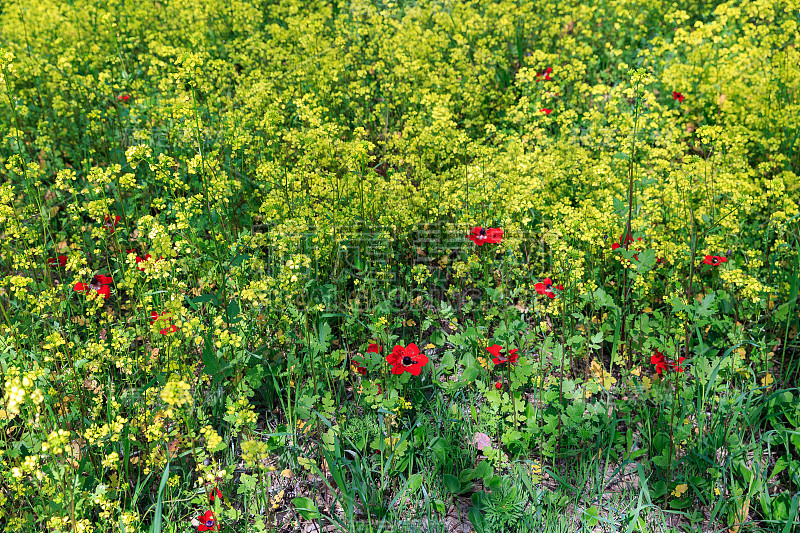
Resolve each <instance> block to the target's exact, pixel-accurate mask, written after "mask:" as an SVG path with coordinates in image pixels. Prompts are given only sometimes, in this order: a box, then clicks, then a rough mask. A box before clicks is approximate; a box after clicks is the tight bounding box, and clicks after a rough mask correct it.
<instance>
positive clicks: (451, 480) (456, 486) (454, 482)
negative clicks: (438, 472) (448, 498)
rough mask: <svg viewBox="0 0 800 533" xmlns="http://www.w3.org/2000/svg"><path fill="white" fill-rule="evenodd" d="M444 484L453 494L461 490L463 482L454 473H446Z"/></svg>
mask: <svg viewBox="0 0 800 533" xmlns="http://www.w3.org/2000/svg"><path fill="white" fill-rule="evenodd" d="M444 486H445V487H446V488H447V490H449V491H450V492H452V493H453V494H458V493H459V492H461V482H460V481H459V480H458V478H457V477H456V476H454V475H452V474H445V475H444Z"/></svg>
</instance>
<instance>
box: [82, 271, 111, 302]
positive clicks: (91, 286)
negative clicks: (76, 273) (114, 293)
mask: <svg viewBox="0 0 800 533" xmlns="http://www.w3.org/2000/svg"><path fill="white" fill-rule="evenodd" d="M112 283H114V280H113V279H112V278H111V276H104V275H102V274H98V275H96V276H94V277H93V278H92V281H90V282H89V283H76V284H75V287H74V289H75V292H85V293H86V294H87V295H89V294H91V293H92V291H94V292H96V293H97V294H99V295H100V296H102V297H103V298H104V299H108V297H109V296H111V287H109V285H111V284H112Z"/></svg>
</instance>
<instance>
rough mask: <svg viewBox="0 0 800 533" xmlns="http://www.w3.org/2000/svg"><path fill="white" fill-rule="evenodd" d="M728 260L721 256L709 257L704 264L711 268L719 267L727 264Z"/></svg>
mask: <svg viewBox="0 0 800 533" xmlns="http://www.w3.org/2000/svg"><path fill="white" fill-rule="evenodd" d="M727 262H728V259H727V258H725V257H722V256H719V255H707V256H706V257H705V259H703V263H705V264H707V265H711V266H714V267H715V266H719V265H720V264H722V263H727Z"/></svg>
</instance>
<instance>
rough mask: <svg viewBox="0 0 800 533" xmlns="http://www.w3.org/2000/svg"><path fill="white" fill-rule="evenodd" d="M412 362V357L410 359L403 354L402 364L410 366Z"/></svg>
mask: <svg viewBox="0 0 800 533" xmlns="http://www.w3.org/2000/svg"><path fill="white" fill-rule="evenodd" d="M414 363H416V361H414V360H413V359H411V358H410V357H409V356H405V357H403V366H411V365H413V364H414Z"/></svg>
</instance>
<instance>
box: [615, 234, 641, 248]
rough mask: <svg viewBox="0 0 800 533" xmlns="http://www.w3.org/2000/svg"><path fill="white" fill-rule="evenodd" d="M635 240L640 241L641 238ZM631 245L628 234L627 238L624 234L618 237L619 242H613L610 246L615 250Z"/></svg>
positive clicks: (631, 239) (631, 240) (631, 238)
mask: <svg viewBox="0 0 800 533" xmlns="http://www.w3.org/2000/svg"><path fill="white" fill-rule="evenodd" d="M636 240H637V241H641V240H642V238H641V237H639V238H637V239H636ZM632 243H633V237H632V236H631V234H630V233H628V234H627V236H626V235H625V234H622V235H620V236H619V242H615V243H614V244H612V245H611V249H612V250H616V249H617V248H619V247H620V246H625V248H627V247H628V245H629V244H632Z"/></svg>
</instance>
